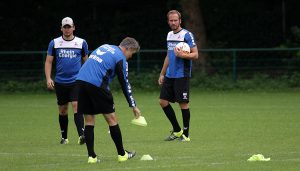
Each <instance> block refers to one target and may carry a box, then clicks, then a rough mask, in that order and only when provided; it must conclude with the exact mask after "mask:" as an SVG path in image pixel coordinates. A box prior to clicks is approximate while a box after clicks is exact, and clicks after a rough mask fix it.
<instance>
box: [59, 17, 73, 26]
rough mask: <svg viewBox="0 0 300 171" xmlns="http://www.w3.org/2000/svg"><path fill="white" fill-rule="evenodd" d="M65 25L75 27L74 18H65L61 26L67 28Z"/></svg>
mask: <svg viewBox="0 0 300 171" xmlns="http://www.w3.org/2000/svg"><path fill="white" fill-rule="evenodd" d="M65 25H70V26H73V25H74V23H73V20H72V18H70V17H65V18H64V19H62V20H61V26H62V27H63V26H65Z"/></svg>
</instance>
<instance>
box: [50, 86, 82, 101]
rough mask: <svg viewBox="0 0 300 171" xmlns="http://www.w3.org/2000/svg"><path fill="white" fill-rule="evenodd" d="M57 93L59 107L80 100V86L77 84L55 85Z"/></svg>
mask: <svg viewBox="0 0 300 171" xmlns="http://www.w3.org/2000/svg"><path fill="white" fill-rule="evenodd" d="M55 93H56V99H57V104H58V105H64V104H67V103H68V102H73V101H77V100H78V86H77V84H76V83H71V84H61V83H55Z"/></svg>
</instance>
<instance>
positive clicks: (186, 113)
mask: <svg viewBox="0 0 300 171" xmlns="http://www.w3.org/2000/svg"><path fill="white" fill-rule="evenodd" d="M181 112H182V120H183V134H184V135H185V136H186V137H188V136H189V128H190V116H191V115H190V109H181Z"/></svg>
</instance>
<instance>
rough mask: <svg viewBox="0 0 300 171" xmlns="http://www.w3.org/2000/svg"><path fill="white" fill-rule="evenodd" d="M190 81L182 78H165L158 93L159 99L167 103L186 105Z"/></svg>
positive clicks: (187, 78)
mask: <svg viewBox="0 0 300 171" xmlns="http://www.w3.org/2000/svg"><path fill="white" fill-rule="evenodd" d="M189 86H190V79H189V77H183V78H168V77H165V79H164V82H163V84H162V88H161V91H160V97H159V98H160V99H163V100H167V101H169V102H172V103H174V102H178V103H182V102H185V103H188V102H189V96H190V95H189V94H190V89H189Z"/></svg>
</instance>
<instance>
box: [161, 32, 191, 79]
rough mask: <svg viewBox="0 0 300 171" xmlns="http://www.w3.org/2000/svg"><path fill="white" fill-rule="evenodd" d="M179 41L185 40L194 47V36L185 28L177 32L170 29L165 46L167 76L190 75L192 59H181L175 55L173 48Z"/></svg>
mask: <svg viewBox="0 0 300 171" xmlns="http://www.w3.org/2000/svg"><path fill="white" fill-rule="evenodd" d="M179 42H186V43H187V44H188V45H189V46H190V48H192V47H195V46H196V43H195V40H194V36H193V34H192V33H191V32H189V31H188V30H186V29H182V30H180V31H179V32H177V33H174V32H173V31H170V32H169V33H168V36H167V48H168V58H169V66H168V68H167V73H166V76H167V77H169V78H182V77H191V71H192V60H188V59H182V58H178V57H176V56H175V53H174V48H175V46H176V45H177V44H178V43H179Z"/></svg>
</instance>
